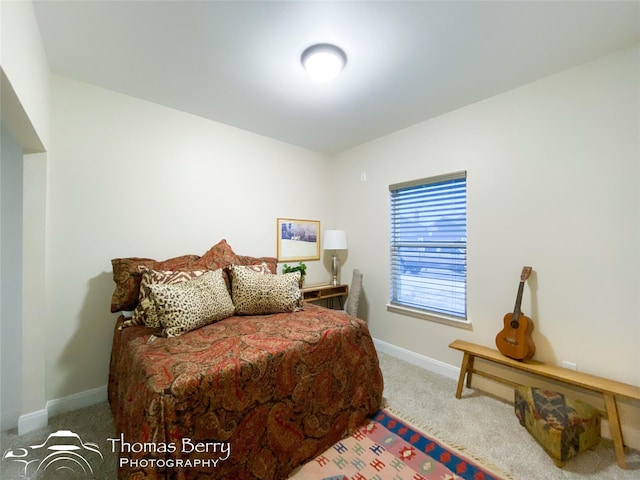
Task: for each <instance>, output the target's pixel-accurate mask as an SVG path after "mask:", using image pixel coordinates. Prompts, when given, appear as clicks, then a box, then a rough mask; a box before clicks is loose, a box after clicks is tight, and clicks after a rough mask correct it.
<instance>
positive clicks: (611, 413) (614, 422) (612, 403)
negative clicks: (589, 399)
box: [603, 393, 627, 468]
mask: <svg viewBox="0 0 640 480" xmlns="http://www.w3.org/2000/svg"><path fill="white" fill-rule="evenodd" d="M603 395H604V404H605V407H606V409H607V417H608V418H609V429H610V430H611V439H612V440H613V448H614V450H615V452H616V462H617V463H618V466H619V467H620V468H627V459H626V458H625V455H624V440H623V438H622V427H621V426H620V417H619V416H618V405H617V404H616V397H615V396H614V395H613V394H611V393H604V394H603Z"/></svg>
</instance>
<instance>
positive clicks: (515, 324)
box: [511, 320, 520, 328]
mask: <svg viewBox="0 0 640 480" xmlns="http://www.w3.org/2000/svg"><path fill="white" fill-rule="evenodd" d="M519 326H520V324H519V323H518V322H517V321H515V320H511V328H518V327H519Z"/></svg>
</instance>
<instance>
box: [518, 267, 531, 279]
mask: <svg viewBox="0 0 640 480" xmlns="http://www.w3.org/2000/svg"><path fill="white" fill-rule="evenodd" d="M529 275H531V267H522V273H521V274H520V281H521V282H525V281H526V280H527V278H529Z"/></svg>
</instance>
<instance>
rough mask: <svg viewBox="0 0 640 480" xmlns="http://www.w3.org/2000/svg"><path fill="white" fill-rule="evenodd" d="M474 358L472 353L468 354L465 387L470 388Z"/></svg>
mask: <svg viewBox="0 0 640 480" xmlns="http://www.w3.org/2000/svg"><path fill="white" fill-rule="evenodd" d="M475 359H476V357H474V356H473V355H470V356H469V363H467V388H471V376H472V375H473V361H474V360H475Z"/></svg>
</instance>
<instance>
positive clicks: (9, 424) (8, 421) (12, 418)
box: [0, 410, 20, 432]
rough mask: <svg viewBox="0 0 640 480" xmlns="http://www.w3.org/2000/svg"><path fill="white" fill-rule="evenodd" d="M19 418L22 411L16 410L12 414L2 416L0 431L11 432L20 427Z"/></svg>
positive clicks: (7, 413) (0, 416)
mask: <svg viewBox="0 0 640 480" xmlns="http://www.w3.org/2000/svg"><path fill="white" fill-rule="evenodd" d="M18 418H20V411H19V410H14V411H11V412H5V413H3V414H2V415H0V431H3V432H4V431H5V430H9V429H11V428H16V427H17V426H18Z"/></svg>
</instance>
